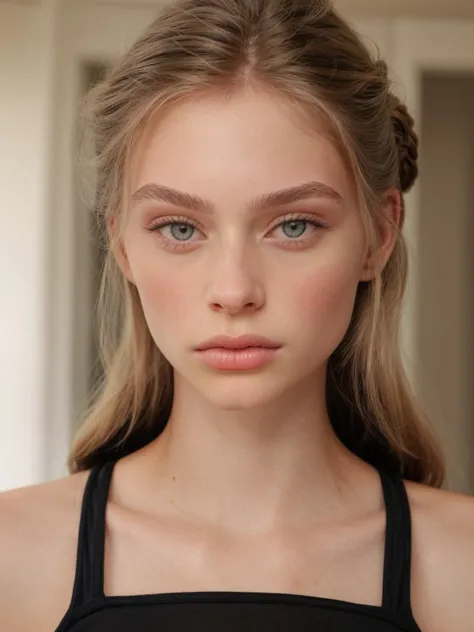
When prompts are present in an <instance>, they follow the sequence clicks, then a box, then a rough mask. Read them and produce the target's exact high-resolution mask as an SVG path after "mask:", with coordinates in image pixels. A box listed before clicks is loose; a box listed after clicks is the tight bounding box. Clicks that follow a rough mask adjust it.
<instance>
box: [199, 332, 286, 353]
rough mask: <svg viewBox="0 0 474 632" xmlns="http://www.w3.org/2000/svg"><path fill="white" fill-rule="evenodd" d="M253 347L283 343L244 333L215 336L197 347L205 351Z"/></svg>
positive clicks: (272, 346) (274, 347) (275, 347)
mask: <svg viewBox="0 0 474 632" xmlns="http://www.w3.org/2000/svg"><path fill="white" fill-rule="evenodd" d="M252 347H261V348H264V349H278V348H279V347H281V345H280V344H279V343H278V342H275V341H274V340H270V339H268V338H265V337H263V336H257V335H244V336H234V337H232V336H215V337H214V338H211V339H209V340H207V341H206V342H204V343H202V344H201V345H199V346H198V347H196V350H197V351H205V350H206V349H249V348H252Z"/></svg>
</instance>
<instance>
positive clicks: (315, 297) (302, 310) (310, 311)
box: [292, 263, 359, 355]
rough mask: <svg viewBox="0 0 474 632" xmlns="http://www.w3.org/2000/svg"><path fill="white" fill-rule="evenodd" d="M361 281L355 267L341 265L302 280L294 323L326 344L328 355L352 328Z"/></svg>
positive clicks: (295, 294)
mask: <svg viewBox="0 0 474 632" xmlns="http://www.w3.org/2000/svg"><path fill="white" fill-rule="evenodd" d="M358 282H359V279H358V277H356V275H355V274H354V266H353V265H347V264H344V263H341V264H339V265H336V264H334V265H331V266H329V265H328V266H324V267H323V268H319V269H317V270H314V271H312V272H311V273H310V274H307V275H306V276H304V277H303V278H301V277H300V279H299V282H298V283H297V285H296V287H294V292H293V296H292V305H293V310H296V311H297V312H298V316H297V318H296V319H295V322H299V323H301V324H302V325H303V326H304V329H305V331H306V332H308V336H309V337H312V338H316V340H317V341H319V342H318V344H321V343H324V346H325V347H326V346H327V347H328V350H329V353H328V355H329V354H330V353H332V351H333V350H334V349H335V348H336V347H337V346H338V345H339V343H340V341H341V340H342V338H343V337H344V334H345V333H346V331H347V328H348V327H349V323H350V320H351V316H352V312H353V309H354V302H355V297H356V292H357V287H358Z"/></svg>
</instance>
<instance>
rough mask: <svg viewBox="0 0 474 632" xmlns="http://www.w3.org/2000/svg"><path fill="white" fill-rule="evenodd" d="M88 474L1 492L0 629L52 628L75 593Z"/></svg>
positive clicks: (28, 629)
mask: <svg viewBox="0 0 474 632" xmlns="http://www.w3.org/2000/svg"><path fill="white" fill-rule="evenodd" d="M87 476H88V473H87V472H82V473H80V474H75V475H72V476H67V477H64V478H62V479H59V480H57V481H52V482H49V483H44V484H41V485H33V486H30V487H23V488H20V489H15V490H12V491H7V492H3V493H2V494H0V535H1V537H0V629H1V630H9V631H10V632H16V631H17V630H18V632H19V631H20V630H21V632H29V631H30V630H35V632H43V630H44V631H45V632H46V631H48V632H51V631H52V630H54V629H55V628H56V627H57V625H58V624H59V621H60V619H61V618H62V616H63V614H64V612H65V611H66V610H67V607H68V605H69V601H70V599H71V594H72V586H73V581H74V570H75V561H76V550H77V538H78V528H79V518H80V511H81V504H82V496H83V492H84V487H85V483H86V480H87Z"/></svg>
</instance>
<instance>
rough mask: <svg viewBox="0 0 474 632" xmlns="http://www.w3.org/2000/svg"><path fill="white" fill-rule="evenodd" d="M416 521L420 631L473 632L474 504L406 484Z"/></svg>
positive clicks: (415, 577)
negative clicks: (451, 631)
mask: <svg viewBox="0 0 474 632" xmlns="http://www.w3.org/2000/svg"><path fill="white" fill-rule="evenodd" d="M405 487H406V490H407V494H408V498H409V502H410V512H411V517H412V604H413V611H414V614H415V618H416V620H417V621H418V624H419V625H420V627H421V628H422V630H425V629H426V630H429V631H430V632H431V631H432V632H438V631H440V632H441V631H443V632H444V631H445V630H453V632H454V631H456V632H470V630H472V622H473V621H474V581H473V580H474V570H473V569H474V498H473V497H472V496H468V495H463V494H458V493H455V492H450V491H447V490H442V489H434V488H432V487H428V486H426V485H420V484H417V483H412V482H408V481H405Z"/></svg>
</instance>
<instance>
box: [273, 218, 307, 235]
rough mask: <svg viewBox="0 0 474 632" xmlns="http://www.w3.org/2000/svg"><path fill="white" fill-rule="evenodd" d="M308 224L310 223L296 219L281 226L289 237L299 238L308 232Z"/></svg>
mask: <svg viewBox="0 0 474 632" xmlns="http://www.w3.org/2000/svg"><path fill="white" fill-rule="evenodd" d="M307 224H308V222H307V221H306V220H304V219H296V220H289V221H287V222H283V223H282V224H280V226H281V227H282V229H283V232H284V233H285V235H286V236H287V237H293V238H295V237H296V238H298V237H301V235H303V233H304V232H305V231H306V226H307ZM287 229H288V230H287Z"/></svg>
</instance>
